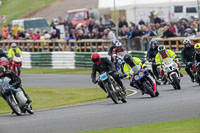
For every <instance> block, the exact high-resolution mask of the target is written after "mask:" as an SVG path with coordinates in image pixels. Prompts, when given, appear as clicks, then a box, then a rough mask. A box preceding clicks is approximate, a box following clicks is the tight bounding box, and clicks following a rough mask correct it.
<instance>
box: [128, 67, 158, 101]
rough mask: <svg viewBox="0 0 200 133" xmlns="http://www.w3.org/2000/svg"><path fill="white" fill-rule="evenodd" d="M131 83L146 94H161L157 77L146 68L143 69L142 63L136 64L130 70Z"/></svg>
mask: <svg viewBox="0 0 200 133" xmlns="http://www.w3.org/2000/svg"><path fill="white" fill-rule="evenodd" d="M130 75H131V78H130V79H131V84H132V85H133V86H134V87H136V88H137V89H139V90H141V91H142V93H143V94H144V93H145V94H149V95H150V96H151V97H157V96H159V92H158V90H157V84H156V82H155V79H153V77H152V76H151V75H150V73H149V72H148V71H147V70H146V69H142V67H141V66H140V65H136V66H134V67H133V68H132V69H131V70H130Z"/></svg>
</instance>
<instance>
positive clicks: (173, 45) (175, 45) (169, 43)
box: [153, 37, 200, 51]
mask: <svg viewBox="0 0 200 133" xmlns="http://www.w3.org/2000/svg"><path fill="white" fill-rule="evenodd" d="M184 39H190V40H191V42H192V44H195V43H199V42H200V37H190V38H186V37H171V38H153V40H157V41H158V43H159V44H160V45H165V46H166V48H168V49H172V50H174V51H180V50H181V49H182V48H183V47H184V45H183V40H184Z"/></svg>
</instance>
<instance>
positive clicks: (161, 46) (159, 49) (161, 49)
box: [158, 45, 166, 52]
mask: <svg viewBox="0 0 200 133" xmlns="http://www.w3.org/2000/svg"><path fill="white" fill-rule="evenodd" d="M164 50H166V48H165V46H164V45H160V46H158V52H161V51H164Z"/></svg>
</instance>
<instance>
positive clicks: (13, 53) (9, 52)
mask: <svg viewBox="0 0 200 133" xmlns="http://www.w3.org/2000/svg"><path fill="white" fill-rule="evenodd" d="M16 53H18V54H20V55H22V51H21V50H20V49H19V48H17V49H16ZM14 55H15V52H14V50H13V49H12V48H10V49H9V50H8V58H12V57H14Z"/></svg>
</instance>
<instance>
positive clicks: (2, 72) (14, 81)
mask: <svg viewBox="0 0 200 133" xmlns="http://www.w3.org/2000/svg"><path fill="white" fill-rule="evenodd" d="M5 77H7V78H9V79H10V81H9V84H10V85H11V86H12V87H13V88H15V89H17V88H19V87H20V88H21V89H22V91H23V92H24V95H25V96H26V98H27V104H30V103H31V102H32V100H31V99H30V97H29V96H28V95H27V94H26V92H25V91H24V89H23V88H22V85H21V79H20V77H18V76H17V75H16V74H14V73H13V72H10V71H6V69H5V68H4V67H3V66H0V78H5Z"/></svg>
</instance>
